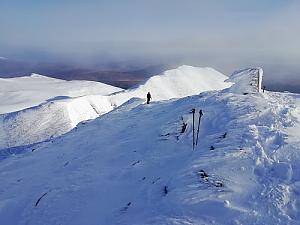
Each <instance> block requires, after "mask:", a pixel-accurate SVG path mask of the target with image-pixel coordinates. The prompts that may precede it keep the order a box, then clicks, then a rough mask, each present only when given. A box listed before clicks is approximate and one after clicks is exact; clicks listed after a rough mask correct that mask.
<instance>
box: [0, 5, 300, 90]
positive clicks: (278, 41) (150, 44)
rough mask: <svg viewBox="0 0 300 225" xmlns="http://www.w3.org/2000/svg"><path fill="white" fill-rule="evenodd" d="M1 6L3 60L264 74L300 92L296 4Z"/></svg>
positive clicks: (298, 6) (0, 30)
mask: <svg viewBox="0 0 300 225" xmlns="http://www.w3.org/2000/svg"><path fill="white" fill-rule="evenodd" d="M0 4H1V5H0V24H1V25H0V33H1V38H0V57H7V58H9V59H16V60H24V61H29V62H51V63H54V64H55V63H67V64H70V65H74V66H78V67H91V68H92V67H93V66H95V65H97V64H117V63H119V62H122V63H124V64H126V63H128V65H130V66H132V65H134V64H136V66H137V67H138V66H139V65H144V64H145V65H156V64H160V63H161V64H170V65H173V64H174V65H178V64H189V65H195V66H210V67H213V68H215V69H217V70H219V71H221V72H223V73H225V74H226V75H229V74H230V73H231V72H233V71H234V70H237V69H241V68H244V67H253V66H261V67H263V68H264V69H265V72H266V79H267V81H268V82H273V81H274V82H275V83H278V84H289V85H290V84H294V85H295V84H300V76H299V72H298V71H299V69H300V66H299V63H298V59H299V58H300V42H299V41H298V36H299V34H300V27H299V25H298V21H299V19H300V14H299V13H298V11H299V9H300V2H299V1H296V0H251V1H250V0H242V1H234V0H223V1H220V0H219V1H217V0H210V1H204V0H189V1H182V0H165V1H158V0H153V1H144V0H139V1H138V0H124V1H114V0H112V1H103V0H101V1H96V0H91V1H82V0H79V1H70V0H63V1H58V0H53V1H49V2H36V1H34V0H28V1H21V0H19V1H18V0H2V1H1V3H0ZM299 86H300V85H299ZM299 91H300V90H299Z"/></svg>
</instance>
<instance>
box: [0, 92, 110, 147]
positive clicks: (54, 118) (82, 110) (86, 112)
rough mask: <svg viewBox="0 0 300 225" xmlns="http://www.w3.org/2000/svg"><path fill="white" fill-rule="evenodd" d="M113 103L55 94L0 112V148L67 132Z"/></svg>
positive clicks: (93, 117)
mask: <svg viewBox="0 0 300 225" xmlns="http://www.w3.org/2000/svg"><path fill="white" fill-rule="evenodd" d="M112 109H113V106H112V105H111V104H110V103H109V101H108V100H107V97H106V96H101V95H88V96H84V97H78V98H70V97H62V96H61V97H57V98H55V99H52V100H49V101H47V102H46V103H43V104H41V105H39V106H35V107H32V108H28V109H24V110H21V111H17V112H13V113H8V114H2V115H0V149H4V148H10V147H16V146H23V145H30V144H33V143H38V142H42V141H45V140H50V139H52V138H55V137H58V136H60V135H62V134H64V133H67V132H68V131H70V130H71V129H73V128H74V127H76V125H77V124H78V123H80V122H82V121H85V120H90V119H95V118H97V117H98V116H99V115H102V114H104V113H106V112H108V111H111V110H112Z"/></svg>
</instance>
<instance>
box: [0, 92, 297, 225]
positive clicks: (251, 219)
mask: <svg viewBox="0 0 300 225" xmlns="http://www.w3.org/2000/svg"><path fill="white" fill-rule="evenodd" d="M245 88H246V87H245ZM143 103H144V100H143V99H139V98H135V99H131V100H129V101H128V102H126V103H125V104H124V105H122V106H120V107H118V108H116V109H114V110H112V111H110V112H109V113H107V114H105V115H102V116H100V117H99V118H97V119H95V120H93V121H88V122H85V123H81V124H79V125H78V126H77V128H76V129H73V130H72V131H71V132H69V133H67V134H65V135H62V136H60V137H58V138H56V139H53V140H52V141H48V142H43V143H40V144H38V145H35V146H32V147H30V148H28V149H27V151H25V152H23V154H17V155H12V156H9V157H7V158H6V159H3V160H2V161H0V180H1V185H0V224H14V225H23V224H24V225H25V224H34V225H40V224H41V225H45V224H51V225H55V224H64V225H68V224H70V225H76V224H78V225H79V224H80V225H82V224H89V225H93V224H97V225H99V224H101V225H102V224H103V225H106V224H122V225H126V224H130V225H134V224H139V225H140V224H161V225H165V224H174V225H175V224H176V225H177V224H195V225H196V224H197V225H198V224H270V225H271V224H284V225H285V224H295V225H296V224H299V219H300V212H299V210H300V208H299V205H300V195H299V188H300V176H299V171H300V166H299V158H300V153H299V150H300V149H299V148H300V147H299V146H300V143H299V142H300V141H299V131H300V124H299V118H300V95H297V94H289V93H272V92H266V93H249V94H248V95H243V94H240V93H235V92H231V91H230V89H225V90H221V91H210V92H204V93H201V94H200V95H195V96H191V97H185V98H180V99H173V100H167V101H157V102H152V103H151V104H149V105H146V104H143ZM192 108H196V112H197V113H198V112H199V110H200V109H202V110H203V112H204V115H203V117H202V121H201V128H200V135H199V144H198V145H197V147H196V149H195V150H194V151H193V150H192V115H191V113H190V111H191V109H192ZM197 115H198V114H197ZM197 119H198V117H197V116H196V120H197ZM183 123H186V124H187V128H186V130H185V131H184V133H182V132H181V131H182V126H183ZM32 150H33V151H32ZM203 171H204V172H203ZM204 174H205V175H204ZM206 175H207V176H206Z"/></svg>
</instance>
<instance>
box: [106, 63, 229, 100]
mask: <svg viewBox="0 0 300 225" xmlns="http://www.w3.org/2000/svg"><path fill="white" fill-rule="evenodd" d="M227 79H228V77H227V76H225V75H224V74H222V73H220V72H218V71H216V70H214V69H212V68H209V67H205V68H201V67H193V66H187V65H183V66H180V67H178V68H176V69H172V70H168V71H165V72H164V73H162V74H159V75H155V76H153V77H151V78H149V79H148V80H147V81H146V82H144V83H143V84H141V85H139V86H138V87H136V88H134V89H129V90H124V91H123V92H120V93H117V94H113V95H112V102H113V103H114V104H116V105H120V104H122V103H124V102H125V101H127V100H128V99H130V98H132V97H140V98H145V97H146V94H147V92H148V91H149V92H151V95H152V100H153V101H161V100H168V99H171V98H182V97H186V96H190V95H195V94H199V93H201V92H204V91H212V90H222V89H225V88H228V87H230V86H231V85H232V83H230V82H225V80H227Z"/></svg>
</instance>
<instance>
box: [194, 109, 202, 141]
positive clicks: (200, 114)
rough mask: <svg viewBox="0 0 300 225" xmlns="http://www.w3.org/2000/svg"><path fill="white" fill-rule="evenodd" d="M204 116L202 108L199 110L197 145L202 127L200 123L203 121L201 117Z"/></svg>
mask: <svg viewBox="0 0 300 225" xmlns="http://www.w3.org/2000/svg"><path fill="white" fill-rule="evenodd" d="M202 116H203V112H202V109H200V111H199V122H198V129H197V138H196V145H198V137H199V129H200V123H201V117H202Z"/></svg>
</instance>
